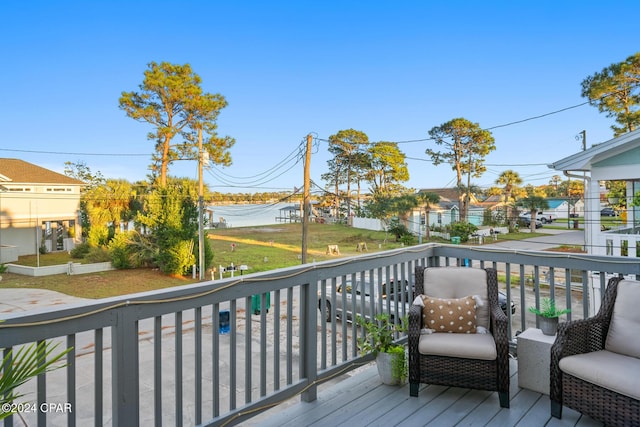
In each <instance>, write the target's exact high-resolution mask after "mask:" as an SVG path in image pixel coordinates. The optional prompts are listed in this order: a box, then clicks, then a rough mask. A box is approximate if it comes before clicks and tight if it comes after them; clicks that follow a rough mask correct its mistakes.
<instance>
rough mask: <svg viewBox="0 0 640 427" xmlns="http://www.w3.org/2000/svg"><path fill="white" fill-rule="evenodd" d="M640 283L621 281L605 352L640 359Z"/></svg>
mask: <svg viewBox="0 0 640 427" xmlns="http://www.w3.org/2000/svg"><path fill="white" fill-rule="evenodd" d="M638 306H640V282H638V281H635V280H621V281H620V282H619V283H618V295H617V296H616V302H615V305H614V306H613V314H612V315H611V325H610V326H609V332H608V333H607V340H606V342H605V344H604V348H605V350H609V351H612V352H614V353H619V354H624V355H626V356H631V357H637V358H640V339H638V331H640V310H639V309H638ZM639 362H640V361H639Z"/></svg>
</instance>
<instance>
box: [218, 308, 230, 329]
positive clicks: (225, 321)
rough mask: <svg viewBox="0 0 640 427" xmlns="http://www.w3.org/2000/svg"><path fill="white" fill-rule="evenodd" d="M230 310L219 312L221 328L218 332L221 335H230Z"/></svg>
mask: <svg viewBox="0 0 640 427" xmlns="http://www.w3.org/2000/svg"><path fill="white" fill-rule="evenodd" d="M229 316H230V314H229V310H220V312H219V316H218V317H219V319H220V326H219V328H218V332H219V333H221V334H228V333H229V330H230V329H229Z"/></svg>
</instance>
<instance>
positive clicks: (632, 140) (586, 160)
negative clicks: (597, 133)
mask: <svg viewBox="0 0 640 427" xmlns="http://www.w3.org/2000/svg"><path fill="white" fill-rule="evenodd" d="M638 147H640V129H638V130H635V131H633V132H628V133H625V134H624V135H621V136H619V137H617V138H613V139H611V140H609V141H606V142H603V143H602V144H597V145H593V146H592V147H591V148H588V149H586V150H584V151H580V152H579V153H576V154H574V155H572V156H569V157H565V158H564V159H561V160H558V161H557V162H555V163H551V164H550V165H547V166H548V167H549V168H551V169H555V170H559V171H590V170H591V167H592V165H593V164H594V163H597V162H601V161H603V160H605V159H608V158H610V157H613V156H617V155H619V154H621V153H625V152H627V151H629V150H632V149H634V148H638Z"/></svg>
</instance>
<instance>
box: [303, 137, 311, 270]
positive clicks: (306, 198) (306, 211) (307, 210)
mask: <svg viewBox="0 0 640 427" xmlns="http://www.w3.org/2000/svg"><path fill="white" fill-rule="evenodd" d="M311 141H312V137H311V134H309V135H307V151H306V153H305V160H304V192H303V204H304V206H303V207H302V263H303V264H306V263H307V237H308V233H309V215H310V214H311V200H310V194H309V193H310V187H311V173H310V167H311Z"/></svg>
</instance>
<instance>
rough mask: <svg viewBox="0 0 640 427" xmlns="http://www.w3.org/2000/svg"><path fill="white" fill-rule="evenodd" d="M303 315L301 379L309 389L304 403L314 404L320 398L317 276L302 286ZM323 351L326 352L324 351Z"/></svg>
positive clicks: (302, 396)
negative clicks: (304, 379)
mask: <svg viewBox="0 0 640 427" xmlns="http://www.w3.org/2000/svg"><path fill="white" fill-rule="evenodd" d="M301 289H302V295H300V299H301V307H300V310H301V313H300V315H301V316H300V317H301V318H302V319H305V321H304V322H303V324H302V326H301V331H300V333H301V334H302V337H301V341H302V342H301V347H300V360H301V363H300V370H301V372H300V377H301V378H306V379H307V381H308V384H309V387H308V388H307V389H306V390H305V391H304V392H303V393H302V395H301V397H300V398H301V399H302V401H303V402H312V401H314V400H316V399H317V398H318V386H317V385H316V384H315V381H316V380H317V379H318V343H317V342H318V336H317V333H318V332H317V331H318V311H317V308H316V305H317V304H318V280H317V279H316V277H315V275H313V276H312V278H311V280H309V282H308V283H307V284H305V285H302V287H301ZM323 351H325V350H324V349H323Z"/></svg>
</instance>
